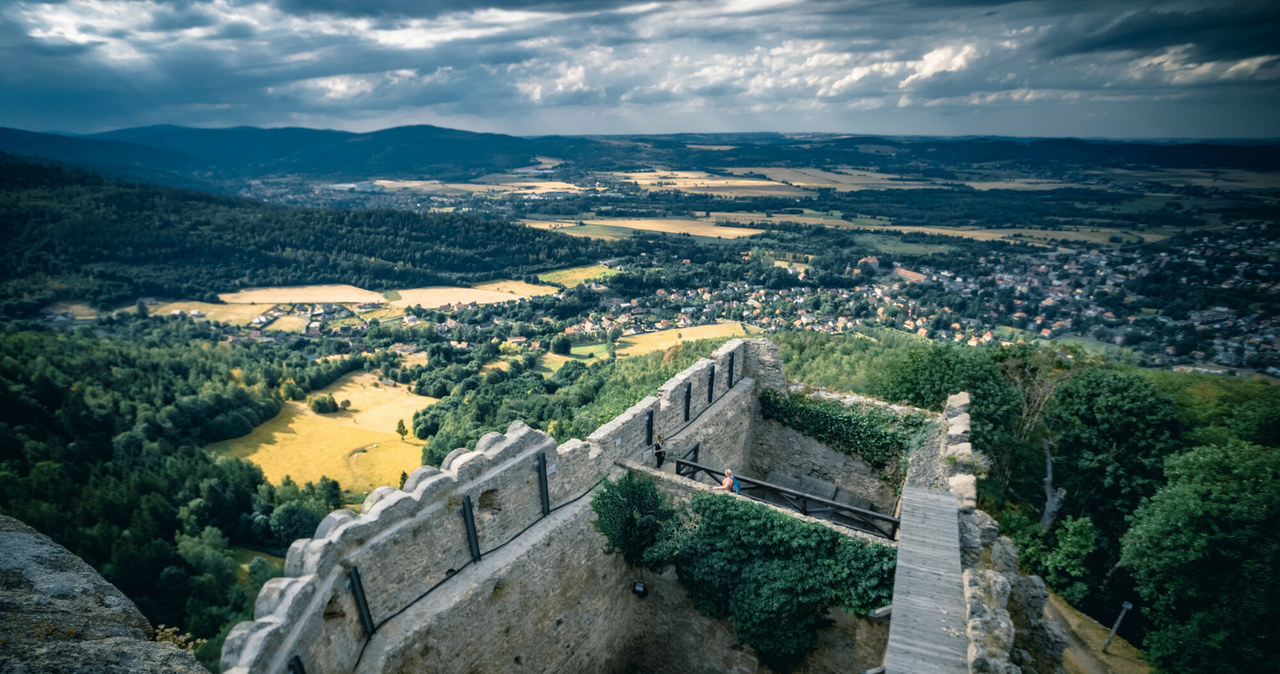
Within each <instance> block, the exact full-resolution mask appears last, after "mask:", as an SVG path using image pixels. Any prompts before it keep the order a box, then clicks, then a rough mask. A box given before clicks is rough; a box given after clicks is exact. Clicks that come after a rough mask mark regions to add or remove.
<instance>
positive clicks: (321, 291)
mask: <svg viewBox="0 0 1280 674" xmlns="http://www.w3.org/2000/svg"><path fill="white" fill-rule="evenodd" d="M218 299H220V300H222V301H223V302H226V303H228V304H254V303H257V304H281V303H285V304H289V303H296V302H305V303H308V304H314V303H316V302H327V303H332V304H340V303H345V302H356V303H359V302H381V301H382V295H379V294H378V293H375V292H373V291H371V290H364V289H362V288H357V287H355V286H349V285H336V284H335V285H314V286H286V287H278V288H246V289H245V290H241V291H239V292H234V293H222V294H219V295H218Z"/></svg>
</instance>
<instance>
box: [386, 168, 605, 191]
mask: <svg viewBox="0 0 1280 674" xmlns="http://www.w3.org/2000/svg"><path fill="white" fill-rule="evenodd" d="M374 182H376V183H377V184H378V185H381V186H382V187H383V188H384V189H386V190H387V191H389V192H405V191H408V192H419V193H422V194H435V195H441V196H460V195H466V194H512V193H516V192H519V193H523V194H545V193H547V192H582V191H585V190H586V189H587V188H585V187H579V186H577V185H574V184H572V183H566V182H561V181H559V180H534V179H531V177H530V176H529V175H527V174H514V173H496V174H493V175H487V176H481V177H479V178H476V179H475V180H474V181H472V182H468V183H446V182H440V181H439V180H376V181H374Z"/></svg>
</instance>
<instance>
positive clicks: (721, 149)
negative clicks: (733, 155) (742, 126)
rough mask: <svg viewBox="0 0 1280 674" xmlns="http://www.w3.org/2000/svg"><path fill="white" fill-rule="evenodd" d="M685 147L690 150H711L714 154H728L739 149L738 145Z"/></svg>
mask: <svg viewBox="0 0 1280 674" xmlns="http://www.w3.org/2000/svg"><path fill="white" fill-rule="evenodd" d="M685 147H687V148H689V149H690V150H710V151H712V152H727V151H729V150H736V149H738V146H737V145H685Z"/></svg>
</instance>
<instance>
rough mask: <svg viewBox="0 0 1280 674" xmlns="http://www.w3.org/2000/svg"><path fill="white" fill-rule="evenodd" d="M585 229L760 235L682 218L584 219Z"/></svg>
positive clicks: (566, 224)
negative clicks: (594, 226)
mask: <svg viewBox="0 0 1280 674" xmlns="http://www.w3.org/2000/svg"><path fill="white" fill-rule="evenodd" d="M524 222H525V224H526V225H529V226H531V227H538V228H539V229H550V228H553V227H554V226H556V225H559V226H560V227H562V228H564V229H560V230H558V231H561V232H564V233H566V234H567V233H569V231H568V230H570V229H571V228H573V227H575V226H577V221H575V220H526V221H524ZM582 222H584V223H585V224H586V225H587V226H588V227H589V226H591V225H601V226H605V227H623V228H625V229H641V230H645V231H648V232H662V233H664V234H690V235H692V236H705V237H709V238H720V239H740V238H742V237H744V236H751V235H753V234H760V233H761V232H763V231H764V230H763V229H755V228H752V227H721V226H719V225H716V224H715V223H714V222H710V221H707V220H704V219H698V220H685V219H683V218H599V219H595V220H583V221H582Z"/></svg>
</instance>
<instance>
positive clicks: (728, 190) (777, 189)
mask: <svg viewBox="0 0 1280 674" xmlns="http://www.w3.org/2000/svg"><path fill="white" fill-rule="evenodd" d="M738 172H739V173H741V172H742V171H740V170H739V171H738ZM610 176H611V177H612V178H614V179H616V180H627V181H631V182H634V183H636V184H637V185H638V186H640V188H641V189H645V190H678V191H681V192H693V193H697V194H713V195H718V196H728V197H780V196H803V195H805V194H808V193H807V192H806V191H805V190H802V189H800V188H797V187H792V186H790V185H783V184H782V183H780V182H777V181H775V180H760V179H758V178H746V177H741V176H718V175H712V174H710V173H706V172H703V171H651V172H622V171H619V172H615V173H612V174H610Z"/></svg>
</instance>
